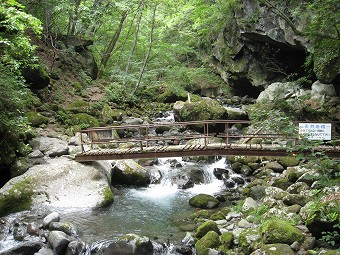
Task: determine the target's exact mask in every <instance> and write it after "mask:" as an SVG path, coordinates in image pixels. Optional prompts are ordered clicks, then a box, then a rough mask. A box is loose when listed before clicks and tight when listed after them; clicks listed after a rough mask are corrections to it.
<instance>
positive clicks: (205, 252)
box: [195, 231, 221, 255]
mask: <svg viewBox="0 0 340 255" xmlns="http://www.w3.org/2000/svg"><path fill="white" fill-rule="evenodd" d="M220 245H221V241H220V237H219V235H218V234H217V233H216V232H215V231H209V232H208V233H207V234H206V235H205V236H203V237H202V238H201V239H199V240H198V241H197V243H196V244H195V248H196V253H197V255H209V254H211V253H210V250H211V249H217V248H218V247H219V246H220ZM213 254H215V253H213ZM216 254H217V253H216Z"/></svg>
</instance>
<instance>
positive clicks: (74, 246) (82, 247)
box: [65, 240, 87, 255]
mask: <svg viewBox="0 0 340 255" xmlns="http://www.w3.org/2000/svg"><path fill="white" fill-rule="evenodd" d="M86 250H87V245H86V244H85V243H84V242H82V241H80V240H76V241H71V242H70V243H69V244H68V246H67V249H66V253H65V255H81V254H85V252H86Z"/></svg>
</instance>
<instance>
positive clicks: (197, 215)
mask: <svg viewBox="0 0 340 255" xmlns="http://www.w3.org/2000/svg"><path fill="white" fill-rule="evenodd" d="M209 215H210V213H209V211H208V210H199V211H197V212H195V213H193V214H192V216H191V217H192V218H193V219H194V218H205V219H207V218H208V217H209Z"/></svg>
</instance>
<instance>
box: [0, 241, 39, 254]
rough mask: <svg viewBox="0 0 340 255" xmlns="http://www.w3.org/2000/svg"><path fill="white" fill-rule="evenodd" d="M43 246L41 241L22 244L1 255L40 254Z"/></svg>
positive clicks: (2, 252)
mask: <svg viewBox="0 0 340 255" xmlns="http://www.w3.org/2000/svg"><path fill="white" fill-rule="evenodd" d="M43 245H44V244H43V243H42V242H39V241H28V242H22V243H19V244H18V245H16V246H14V247H12V248H10V249H8V250H4V251H0V255H14V254H15V255H17V254H20V255H32V254H34V253H36V252H38V251H39V250H40V249H41V247H42V246H43Z"/></svg>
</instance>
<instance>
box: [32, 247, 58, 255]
mask: <svg viewBox="0 0 340 255" xmlns="http://www.w3.org/2000/svg"><path fill="white" fill-rule="evenodd" d="M34 255H55V254H54V252H53V250H52V249H50V248H47V247H42V248H41V249H40V250H39V251H38V252H37V253H34Z"/></svg>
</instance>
